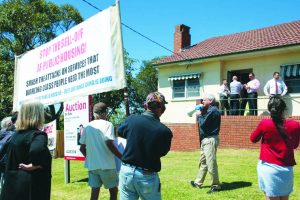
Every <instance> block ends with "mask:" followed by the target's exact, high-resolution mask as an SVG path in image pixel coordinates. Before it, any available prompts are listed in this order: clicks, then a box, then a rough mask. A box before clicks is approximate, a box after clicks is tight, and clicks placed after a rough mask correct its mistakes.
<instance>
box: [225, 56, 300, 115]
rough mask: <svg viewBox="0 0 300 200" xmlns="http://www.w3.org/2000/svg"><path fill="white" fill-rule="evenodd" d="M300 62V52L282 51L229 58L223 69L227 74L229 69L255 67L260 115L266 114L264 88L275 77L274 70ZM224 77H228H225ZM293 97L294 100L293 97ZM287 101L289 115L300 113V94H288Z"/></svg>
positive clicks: (266, 100)
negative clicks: (237, 58)
mask: <svg viewBox="0 0 300 200" xmlns="http://www.w3.org/2000/svg"><path fill="white" fill-rule="evenodd" d="M299 62H300V52H294V53H285V54H284V53H281V54H275V55H266V56H264V55H262V56H257V57H252V58H245V59H240V60H231V61H230V60H229V61H225V62H224V64H223V68H222V71H223V73H224V74H225V75H226V72H227V71H232V70H241V69H253V72H254V74H255V76H256V78H257V79H258V80H259V81H260V84H261V85H260V89H259V92H258V98H260V99H259V100H258V109H262V110H261V111H258V115H265V113H266V110H263V109H266V108H267V103H268V100H269V99H268V98H266V96H265V95H264V92H263V88H264V86H265V84H266V82H267V81H268V80H270V79H272V78H273V72H275V71H278V72H280V66H281V65H285V64H294V63H299ZM223 78H226V76H225V77H223ZM291 98H293V100H292V99H291ZM285 102H286V103H287V105H288V108H289V109H288V111H287V112H288V115H293V116H296V115H299V113H300V94H288V95H286V100H285Z"/></svg>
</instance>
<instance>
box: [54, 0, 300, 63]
mask: <svg viewBox="0 0 300 200" xmlns="http://www.w3.org/2000/svg"><path fill="white" fill-rule="evenodd" d="M50 1H52V2H54V3H56V4H58V5H61V4H71V5H73V6H74V7H75V8H77V9H78V10H79V12H80V13H81V15H82V17H83V18H84V19H88V18H89V17H91V16H93V15H95V14H96V13H98V12H99V11H98V10H96V9H95V8H93V7H91V6H90V5H88V4H87V3H85V2H84V1H83V0H50ZM86 1H88V2H90V3H91V4H93V5H94V6H96V7H97V8H99V9H101V10H104V9H106V8H108V7H109V6H111V5H113V4H114V3H115V0H86ZM120 5H121V21H122V23H124V24H126V25H127V26H129V27H131V28H132V29H134V30H136V31H138V32H139V33H141V34H143V35H145V36H147V37H148V38H150V39H151V40H154V41H155V42H157V43H159V44H161V45H162V46H164V47H166V48H168V49H170V50H172V51H173V41H174V38H173V37H174V31H175V26H176V25H179V24H185V25H187V26H189V27H190V28H191V29H190V34H191V45H193V44H197V43H199V42H202V41H204V40H205V39H208V38H211V37H216V36H222V35H228V34H232V33H238V32H243V31H248V30H253V29H258V28H263V27H267V26H273V25H277V24H281V23H286V22H291V21H296V20H300V12H299V8H300V0H248V1H245V0H120ZM122 34H123V44H124V48H125V49H126V50H127V51H128V53H129V57H130V58H134V59H136V60H137V61H138V62H137V64H136V67H139V66H140V62H141V61H143V60H151V59H153V58H155V57H162V56H168V55H171V54H172V53H171V52H170V51H168V50H166V49H164V48H162V47H160V46H158V45H156V44H154V43H152V42H150V41H149V40H147V39H145V38H143V37H141V36H140V35H138V34H136V33H135V32H133V31H131V30H129V29H128V28H126V27H124V26H122Z"/></svg>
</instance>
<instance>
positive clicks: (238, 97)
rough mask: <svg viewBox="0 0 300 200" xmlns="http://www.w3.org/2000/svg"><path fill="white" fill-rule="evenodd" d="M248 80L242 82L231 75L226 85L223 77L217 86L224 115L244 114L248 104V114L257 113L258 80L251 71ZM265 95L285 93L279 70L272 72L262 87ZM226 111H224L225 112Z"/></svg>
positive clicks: (285, 89)
mask: <svg viewBox="0 0 300 200" xmlns="http://www.w3.org/2000/svg"><path fill="white" fill-rule="evenodd" d="M248 77H249V82H247V84H242V83H241V82H239V81H238V77H237V76H233V77H232V82H231V83H230V84H229V86H228V82H227V80H226V79H223V81H222V84H221V86H220V87H219V91H218V93H219V96H220V104H221V106H220V110H221V114H222V115H224V114H225V113H226V115H244V112H245V108H246V105H247V103H248V106H249V115H252V116H256V115H257V96H258V91H259V88H260V82H259V80H258V79H257V78H255V74H254V73H253V72H251V73H249V76H248ZM263 92H264V94H265V95H266V96H267V97H271V96H284V95H285V94H286V93H287V86H286V84H285V83H284V81H283V80H281V79H280V74H279V72H274V73H273V79H271V80H269V81H268V82H267V83H266V85H265V86H264V88H263ZM225 111H226V112H225Z"/></svg>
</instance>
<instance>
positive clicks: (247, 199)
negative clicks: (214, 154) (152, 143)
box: [51, 149, 300, 200]
mask: <svg viewBox="0 0 300 200" xmlns="http://www.w3.org/2000/svg"><path fill="white" fill-rule="evenodd" d="M258 155H259V151H258V150H233V149H219V150H218V164H219V174H220V180H221V182H222V188H223V190H222V191H221V192H219V193H214V194H206V192H207V191H208V190H209V180H210V177H209V175H208V176H207V177H206V182H205V187H204V188H203V189H197V188H192V187H191V186H190V181H191V180H193V179H194V178H195V176H196V174H197V172H198V169H197V166H198V159H199V151H195V152H170V153H169V154H168V155H167V156H166V157H164V158H163V159H162V171H161V172H160V178H161V183H162V197H163V199H165V200H198V199H199V200H205V199H209V200H231V199H232V200H239V199H241V200H256V199H257V200H261V199H264V195H263V193H262V192H261V191H259V189H258V183H257V175H256V164H257V161H258ZM296 159H297V161H298V162H297V163H299V165H296V166H295V168H294V173H295V181H294V182H295V183H294V192H293V193H292V195H291V196H290V199H291V200H299V199H300V152H299V151H297V152H296ZM52 165H53V167H52V189H51V195H52V196H51V199H53V200H63V199H72V200H73V199H80V200H81V199H82V200H87V199H89V196H90V188H89V187H88V185H87V171H86V169H84V168H83V162H80V161H71V183H70V184H64V160H63V159H54V160H53V164H52ZM100 199H109V193H108V191H107V190H105V189H102V191H100Z"/></svg>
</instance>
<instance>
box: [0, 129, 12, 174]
mask: <svg viewBox="0 0 300 200" xmlns="http://www.w3.org/2000/svg"><path fill="white" fill-rule="evenodd" d="M14 133H15V132H14V131H3V132H1V134H0V172H4V171H5V165H6V162H7V149H8V146H9V143H10V140H11V138H12V136H13V134H14Z"/></svg>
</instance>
